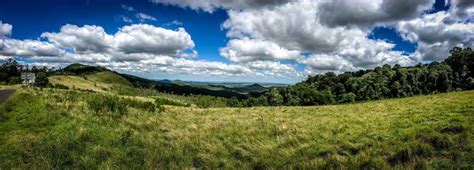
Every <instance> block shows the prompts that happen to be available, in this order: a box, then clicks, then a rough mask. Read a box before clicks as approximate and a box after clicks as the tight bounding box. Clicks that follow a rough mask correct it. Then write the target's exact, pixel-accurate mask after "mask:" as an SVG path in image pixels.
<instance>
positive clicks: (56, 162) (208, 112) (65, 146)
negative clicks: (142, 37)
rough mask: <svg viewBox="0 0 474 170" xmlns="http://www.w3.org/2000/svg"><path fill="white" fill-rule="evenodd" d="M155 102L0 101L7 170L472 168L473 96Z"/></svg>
mask: <svg viewBox="0 0 474 170" xmlns="http://www.w3.org/2000/svg"><path fill="white" fill-rule="evenodd" d="M349 98H350V97H349ZM153 99H154V97H148V98H147V97H126V96H120V97H119V96H115V95H113V94H106V93H97V92H88V91H78V90H59V89H48V88H44V89H43V90H40V89H19V90H18V92H17V94H15V95H14V96H13V97H12V98H10V99H9V100H8V101H7V102H6V103H3V104H1V105H0V169H16V168H18V169H194V168H197V169H200V168H203V169H219V168H225V169H233V168H236V169H252V168H253V169H262V168H263V169H266V168H276V169H292V168H297V169H300V168H302V169H305V168H309V169H390V168H396V169H415V168H418V169H425V168H426V169H456V168H460V169H473V168H474V162H473V160H474V136H473V135H474V126H473V124H472V122H474V91H465V92H455V93H445V94H437V95H428V96H417V97H410V98H403V99H388V100H378V101H372V102H364V103H357V104H346V105H332V106H316V107H254V108H213V109H200V108H196V107H174V106H167V107H166V109H165V110H164V111H159V110H155V111H152V110H151V109H149V107H147V106H150V104H145V103H147V101H153ZM124 100H130V101H127V103H123V102H122V101H124ZM99 101H102V102H99ZM161 101H162V100H157V102H158V103H160V102H161ZM91 102H92V103H94V104H91ZM129 102H133V103H135V102H136V103H138V104H132V105H128V103H129ZM272 102H278V101H272ZM91 105H94V106H91ZM125 105H127V106H125ZM120 110H123V111H124V112H123V113H125V114H120V112H121V111H120Z"/></svg>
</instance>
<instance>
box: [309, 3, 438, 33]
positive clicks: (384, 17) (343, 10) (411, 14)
mask: <svg viewBox="0 0 474 170" xmlns="http://www.w3.org/2000/svg"><path fill="white" fill-rule="evenodd" d="M433 3H434V0H415V1H413V0H396V1H394V0H356V1H347V0H331V1H322V3H321V4H320V5H319V6H318V10H319V15H318V17H319V19H320V20H321V23H323V24H326V25H329V26H331V27H335V26H350V25H355V26H368V27H371V26H373V25H374V24H379V23H386V22H393V21H399V20H403V19H410V18H415V17H417V16H419V15H420V14H422V12H423V11H424V10H427V9H430V8H431V6H432V5H433Z"/></svg>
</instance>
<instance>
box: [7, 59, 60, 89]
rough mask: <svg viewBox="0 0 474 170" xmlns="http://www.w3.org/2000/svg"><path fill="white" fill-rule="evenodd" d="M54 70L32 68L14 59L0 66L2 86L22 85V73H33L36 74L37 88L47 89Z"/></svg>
mask: <svg viewBox="0 0 474 170" xmlns="http://www.w3.org/2000/svg"><path fill="white" fill-rule="evenodd" d="M53 70H54V68H47V67H36V66H32V67H31V68H30V67H29V66H27V65H21V64H19V63H18V62H17V61H15V60H14V59H12V58H9V59H7V60H6V61H5V62H4V63H3V64H1V65H0V84H4V85H8V84H21V82H22V80H21V73H23V72H32V73H35V74H36V80H35V86H39V87H45V86H47V85H49V81H48V75H49V74H50V73H51V72H53Z"/></svg>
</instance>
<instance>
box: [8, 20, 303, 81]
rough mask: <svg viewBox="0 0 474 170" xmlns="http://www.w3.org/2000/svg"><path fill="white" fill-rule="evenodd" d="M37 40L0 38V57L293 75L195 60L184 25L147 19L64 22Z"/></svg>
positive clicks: (262, 66) (289, 70)
mask: <svg viewBox="0 0 474 170" xmlns="http://www.w3.org/2000/svg"><path fill="white" fill-rule="evenodd" d="M41 37H42V38H43V39H42V40H44V41H41V40H17V39H11V38H5V39H0V45H1V48H0V59H2V60H3V59H7V58H10V57H12V56H13V57H20V58H28V59H29V60H31V61H34V64H37V65H45V64H47V65H49V66H55V67H64V66H65V65H67V64H68V63H76V62H79V63H86V64H93V65H101V66H104V67H107V68H110V69H113V70H116V71H121V72H129V73H137V74H138V73H140V74H147V76H154V75H155V76H156V74H158V75H163V74H166V75H175V76H180V75H193V76H200V77H208V78H216V77H221V78H231V79H235V78H239V79H248V78H249V77H252V78H256V79H255V80H259V78H260V80H265V79H266V78H269V77H277V78H279V79H287V78H288V77H292V78H294V77H295V75H298V73H297V71H296V70H295V69H294V66H292V65H288V64H281V63H279V62H273V61H268V62H262V61H255V62H248V63H246V64H237V63H231V64H228V63H224V62H217V61H205V60H199V59H197V60H195V59H192V58H189V57H194V56H196V55H197V52H196V51H195V50H194V46H195V45H194V42H193V41H192V39H191V36H190V35H189V34H188V33H187V32H186V30H185V29H184V28H178V29H176V30H170V29H164V28H161V27H155V26H152V25H148V24H133V25H129V26H124V27H121V28H120V29H119V30H118V31H117V32H116V33H115V34H108V33H106V32H105V31H104V29H103V28H102V27H100V26H96V25H84V26H76V25H64V26H62V27H61V29H60V31H59V32H45V33H43V34H42V36H41Z"/></svg>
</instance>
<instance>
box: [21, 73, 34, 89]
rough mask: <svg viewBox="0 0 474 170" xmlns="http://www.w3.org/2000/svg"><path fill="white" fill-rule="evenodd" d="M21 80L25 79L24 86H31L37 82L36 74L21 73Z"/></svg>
mask: <svg viewBox="0 0 474 170" xmlns="http://www.w3.org/2000/svg"><path fill="white" fill-rule="evenodd" d="M21 80H22V81H23V86H27V87H29V86H30V85H32V84H34V83H35V80H36V75H35V73H28V72H25V73H21Z"/></svg>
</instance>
